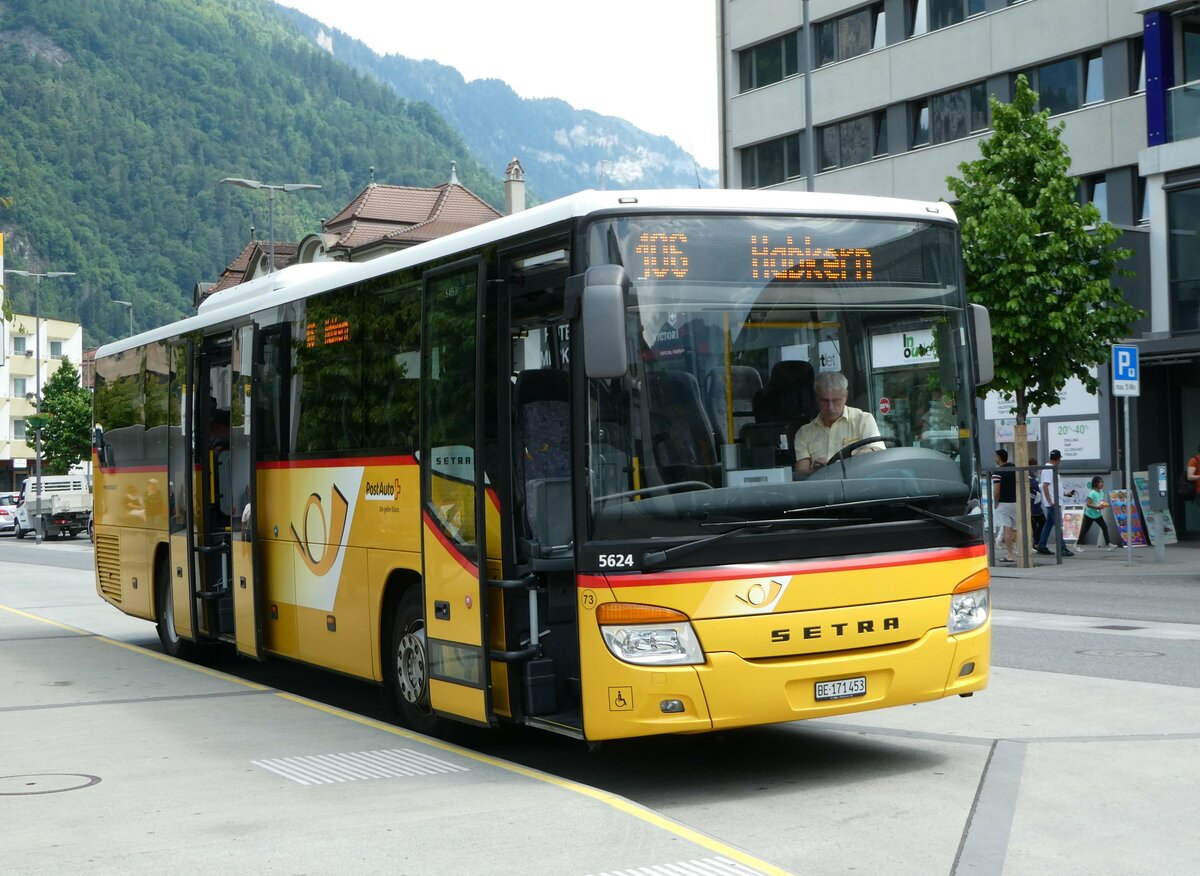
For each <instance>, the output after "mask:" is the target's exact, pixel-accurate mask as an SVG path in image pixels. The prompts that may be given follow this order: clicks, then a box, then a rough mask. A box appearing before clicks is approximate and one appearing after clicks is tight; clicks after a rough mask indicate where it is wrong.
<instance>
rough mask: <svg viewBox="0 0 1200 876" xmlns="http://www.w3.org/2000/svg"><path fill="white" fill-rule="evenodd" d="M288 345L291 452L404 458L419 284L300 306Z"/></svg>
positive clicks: (391, 283)
mask: <svg viewBox="0 0 1200 876" xmlns="http://www.w3.org/2000/svg"><path fill="white" fill-rule="evenodd" d="M299 328H300V331H298V332H297V335H298V336H297V338H296V339H295V340H294V341H293V342H292V346H293V348H294V350H295V378H294V379H295V382H296V386H297V391H296V393H295V395H296V397H297V398H298V409H297V410H296V411H295V412H294V417H295V420H294V426H293V428H294V430H295V435H296V444H295V450H296V451H297V452H299V453H329V452H344V451H356V450H367V449H371V450H389V451H393V452H396V451H398V452H402V453H411V452H412V451H413V449H414V446H415V441H416V430H417V422H418V419H417V404H418V400H419V387H420V382H419V379H420V365H419V362H420V356H419V351H420V332H421V296H420V284H419V282H417V281H415V280H413V279H412V278H411V277H398V276H394V275H393V276H389V277H384V278H380V279H377V280H373V281H371V282H368V283H363V284H360V285H358V286H355V287H353V288H350V289H342V290H337V291H335V292H328V293H325V294H323V295H320V296H317V297H315V298H311V299H309V300H308V301H307V302H306V305H305V309H304V316H303V319H302V320H301V325H300V327H299Z"/></svg>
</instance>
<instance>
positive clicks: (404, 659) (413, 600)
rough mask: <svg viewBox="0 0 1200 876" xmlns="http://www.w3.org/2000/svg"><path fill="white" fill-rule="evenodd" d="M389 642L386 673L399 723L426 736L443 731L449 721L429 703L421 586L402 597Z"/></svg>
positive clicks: (393, 617) (385, 666)
mask: <svg viewBox="0 0 1200 876" xmlns="http://www.w3.org/2000/svg"><path fill="white" fill-rule="evenodd" d="M388 641H389V643H390V646H389V649H388V653H387V655H386V660H385V661H384V672H385V674H386V677H387V685H388V690H389V693H390V694H391V696H392V702H393V703H394V704H395V708H396V711H397V713H398V714H399V717H400V723H402V724H403V725H404V726H405V727H408V728H409V729H410V730H415V731H416V732H418V733H424V734H427V735H433V734H437V733H438V732H440V731H442V730H444V729H445V723H446V722H445V721H444V720H443V719H441V718H439V717H438V716H437V715H436V714H434V712H433V708H432V707H431V706H430V704H429V659H428V654H427V652H426V645H425V615H424V612H422V610H421V588H420V586H411V587H409V588H408V589H407V590H405V591H404V595H403V596H401V597H400V602H399V603H398V604H397V606H396V612H395V614H394V615H393V616H392V635H391V637H390V638H389V639H388Z"/></svg>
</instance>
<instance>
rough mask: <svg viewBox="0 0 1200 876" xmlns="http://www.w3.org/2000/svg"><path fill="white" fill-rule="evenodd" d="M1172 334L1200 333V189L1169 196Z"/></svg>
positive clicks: (1168, 253) (1168, 270)
mask: <svg viewBox="0 0 1200 876" xmlns="http://www.w3.org/2000/svg"><path fill="white" fill-rule="evenodd" d="M1167 225H1168V229H1167V241H1168V242H1167V248H1168V252H1167V272H1168V273H1167V279H1168V283H1169V286H1170V298H1171V330H1172V331H1176V332H1181V331H1185V332H1193V331H1198V330H1200V246H1196V238H1197V237H1200V186H1194V187H1192V188H1186V189H1177V190H1175V191H1173V192H1168V193H1167Z"/></svg>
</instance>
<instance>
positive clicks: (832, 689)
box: [817, 675, 867, 702]
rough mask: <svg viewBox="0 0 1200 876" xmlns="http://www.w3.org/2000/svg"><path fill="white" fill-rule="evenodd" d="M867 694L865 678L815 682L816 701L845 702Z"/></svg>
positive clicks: (861, 676)
mask: <svg viewBox="0 0 1200 876" xmlns="http://www.w3.org/2000/svg"><path fill="white" fill-rule="evenodd" d="M866 693H867V677H866V676H865V675H860V676H858V677H857V678H839V679H837V680H836V681H818V682H817V701H818V702H820V701H821V700H846V699H850V698H851V697H861V696H865V695H866Z"/></svg>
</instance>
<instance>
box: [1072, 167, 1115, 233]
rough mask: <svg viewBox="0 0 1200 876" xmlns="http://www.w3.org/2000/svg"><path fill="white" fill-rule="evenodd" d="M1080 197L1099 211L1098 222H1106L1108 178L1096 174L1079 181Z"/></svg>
mask: <svg viewBox="0 0 1200 876" xmlns="http://www.w3.org/2000/svg"><path fill="white" fill-rule="evenodd" d="M1079 194H1080V197H1081V199H1082V200H1083V202H1084V203H1090V204H1092V205H1094V206H1095V208H1096V209H1097V210H1099V211H1100V221H1101V222H1107V221H1108V178H1107V177H1106V176H1105V175H1104V174H1102V173H1098V174H1096V175H1095V176H1085V177H1083V178H1081V179H1080V193H1079Z"/></svg>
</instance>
